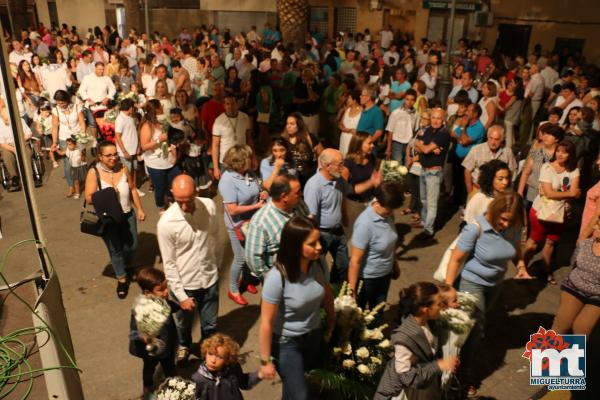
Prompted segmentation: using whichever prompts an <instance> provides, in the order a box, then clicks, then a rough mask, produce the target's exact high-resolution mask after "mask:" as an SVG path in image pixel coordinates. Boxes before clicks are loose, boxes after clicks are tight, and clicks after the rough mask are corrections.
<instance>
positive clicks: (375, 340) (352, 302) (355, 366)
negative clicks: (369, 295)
mask: <svg viewBox="0 0 600 400" xmlns="http://www.w3.org/2000/svg"><path fill="white" fill-rule="evenodd" d="M361 289H362V282H359V285H358V288H357V291H356V296H358V294H359V293H360V291H361ZM383 307H385V303H383V302H382V303H381V304H379V305H377V307H374V308H373V309H372V310H369V309H364V310H363V309H361V308H360V307H359V306H358V305H357V304H356V299H355V296H353V294H352V289H351V288H350V287H349V285H348V283H347V282H344V283H343V284H342V287H341V289H340V292H339V294H338V296H337V297H336V298H335V300H334V308H335V312H336V329H335V331H334V335H333V336H332V340H331V342H330V344H331V346H332V347H331V353H330V357H329V359H328V362H327V365H326V366H325V367H324V368H321V369H316V370H312V371H311V372H310V378H311V381H313V382H315V383H316V384H317V385H318V386H319V387H320V388H321V390H322V391H327V390H330V391H331V392H334V393H336V394H337V395H341V397H340V398H347V399H362V398H372V397H373V394H374V391H375V385H377V383H378V382H379V377H380V376H381V374H382V373H383V369H384V368H385V364H386V362H387V360H388V358H389V354H388V353H389V351H390V349H391V346H392V344H391V343H390V341H389V340H388V339H386V338H385V335H384V333H383V331H384V330H385V329H386V328H387V324H383V325H380V326H372V325H373V322H374V321H375V317H376V315H377V313H379V312H380V311H381V309H382V308H383ZM322 394H323V396H325V397H326V393H322ZM325 397H324V398H325Z"/></svg>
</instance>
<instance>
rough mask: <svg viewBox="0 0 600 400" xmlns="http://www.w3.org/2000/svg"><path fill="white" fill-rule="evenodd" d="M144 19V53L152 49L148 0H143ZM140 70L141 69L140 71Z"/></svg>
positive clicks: (148, 52)
mask: <svg viewBox="0 0 600 400" xmlns="http://www.w3.org/2000/svg"><path fill="white" fill-rule="evenodd" d="M144 20H145V23H146V55H148V54H150V51H151V50H152V41H151V35H150V13H149V10H148V0H144ZM140 72H142V71H140Z"/></svg>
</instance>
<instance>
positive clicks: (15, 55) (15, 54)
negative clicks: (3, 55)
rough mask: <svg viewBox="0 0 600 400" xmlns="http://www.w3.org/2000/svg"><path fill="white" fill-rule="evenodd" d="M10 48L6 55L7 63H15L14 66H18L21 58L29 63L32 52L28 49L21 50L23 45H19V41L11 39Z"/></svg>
mask: <svg viewBox="0 0 600 400" xmlns="http://www.w3.org/2000/svg"><path fill="white" fill-rule="evenodd" d="M12 48H13V50H12V51H11V52H10V54H9V55H8V62H9V63H11V64H15V65H16V66H19V63H20V62H21V61H23V60H25V61H27V62H29V63H31V56H32V54H31V53H30V52H28V51H23V46H22V45H21V42H19V41H18V40H13V41H12Z"/></svg>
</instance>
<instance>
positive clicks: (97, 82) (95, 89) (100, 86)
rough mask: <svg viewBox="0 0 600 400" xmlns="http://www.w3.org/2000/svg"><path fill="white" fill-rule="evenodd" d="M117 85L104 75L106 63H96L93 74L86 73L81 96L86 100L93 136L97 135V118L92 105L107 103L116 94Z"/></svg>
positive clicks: (80, 91) (87, 114)
mask: <svg viewBox="0 0 600 400" xmlns="http://www.w3.org/2000/svg"><path fill="white" fill-rule="evenodd" d="M116 91H117V90H116V88H115V85H114V83H113V81H112V79H110V78H109V77H108V76H105V75H104V64H103V63H101V62H97V63H96V69H95V70H94V73H93V74H89V75H86V76H85V78H83V81H81V86H79V90H78V91H77V93H79V96H81V98H82V99H83V101H84V104H85V107H84V109H83V112H84V114H85V118H86V120H87V124H88V126H89V127H90V128H91V131H92V136H94V137H96V128H97V125H96V120H95V119H94V115H93V114H92V110H91V109H90V107H91V106H93V105H95V104H99V103H102V104H104V105H107V104H108V102H109V101H110V100H111V99H112V98H113V97H114V96H115V93H116Z"/></svg>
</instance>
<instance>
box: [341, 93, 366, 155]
mask: <svg viewBox="0 0 600 400" xmlns="http://www.w3.org/2000/svg"><path fill="white" fill-rule="evenodd" d="M346 105H347V107H346V111H344V115H343V116H342V120H341V121H340V123H339V128H340V132H341V134H340V152H341V153H342V155H343V156H344V157H346V154H347V153H348V146H349V145H350V140H352V136H353V135H354V134H355V133H356V127H357V126H358V121H359V120H360V115H361V113H362V107H361V105H360V91H359V90H353V91H352V92H350V94H348V100H346Z"/></svg>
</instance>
